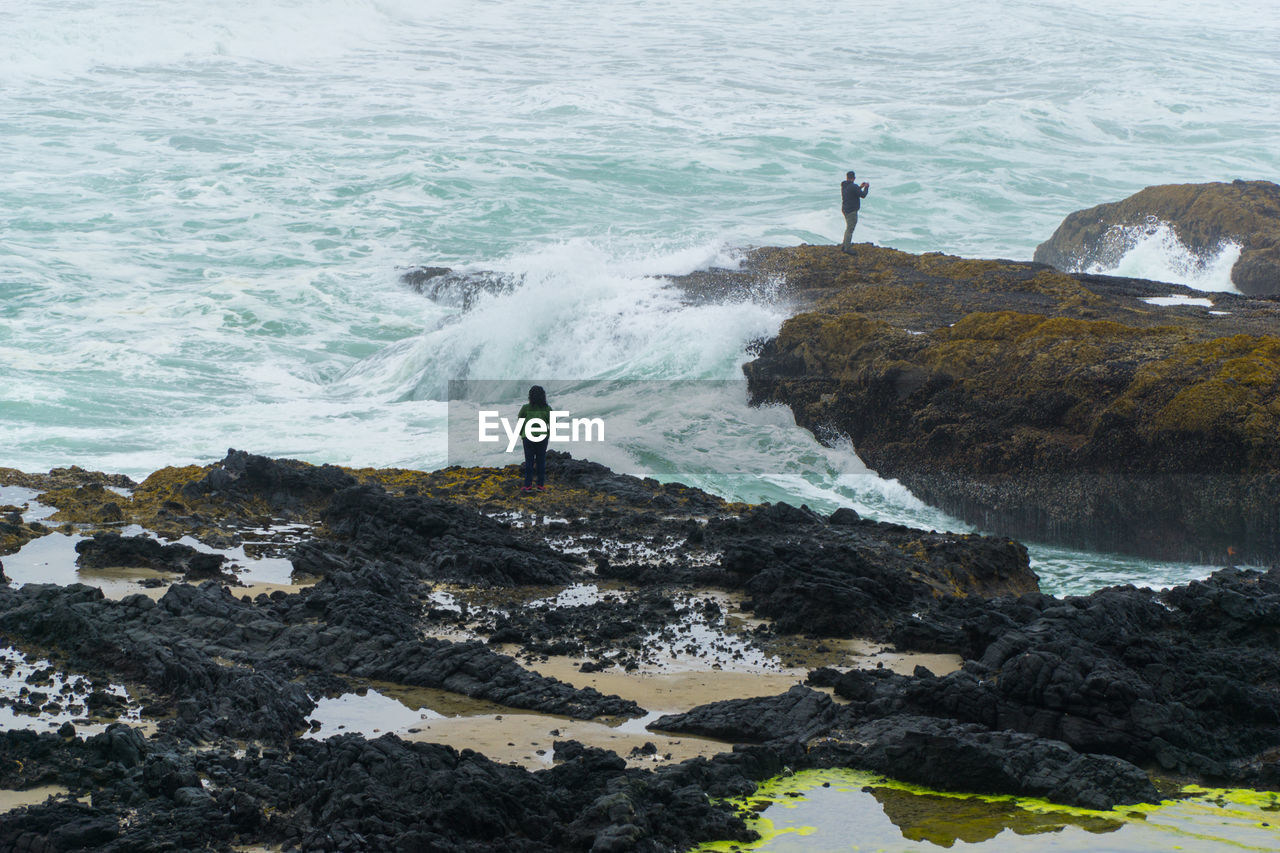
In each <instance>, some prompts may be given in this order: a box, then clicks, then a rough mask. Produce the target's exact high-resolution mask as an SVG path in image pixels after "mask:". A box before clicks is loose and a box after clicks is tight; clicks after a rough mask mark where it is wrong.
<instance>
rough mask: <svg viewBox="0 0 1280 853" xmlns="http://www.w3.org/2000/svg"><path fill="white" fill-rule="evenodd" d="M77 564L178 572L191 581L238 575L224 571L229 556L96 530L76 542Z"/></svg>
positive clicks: (146, 538) (89, 566)
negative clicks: (91, 534) (90, 535)
mask: <svg viewBox="0 0 1280 853" xmlns="http://www.w3.org/2000/svg"><path fill="white" fill-rule="evenodd" d="M76 554H78V555H79V556H78V557H77V558H76V565H77V566H80V567H82V568H91V569H101V568H109V567H114V566H128V567H134V568H145V569H154V570H156V571H161V572H179V573H182V574H185V575H186V577H187V580H189V581H201V580H212V579H217V580H226V581H231V582H233V583H234V582H235V577H234V576H232V575H229V574H226V573H224V572H223V570H222V564H223V563H225V562H226V560H227V558H226V557H224V556H223V555H222V554H205V553H201V552H200V551H197V550H196V549H195V548H192V547H191V546H190V545H183V544H181V543H179V542H173V543H170V544H168V545H162V544H161V543H160V542H158V541H157V540H155V539H152V538H150V537H149V536H121V535H120V534H119V533H111V532H102V533H97V534H95V535H94V536H93V538H91V539H85V540H82V541H80V542H77V543H76Z"/></svg>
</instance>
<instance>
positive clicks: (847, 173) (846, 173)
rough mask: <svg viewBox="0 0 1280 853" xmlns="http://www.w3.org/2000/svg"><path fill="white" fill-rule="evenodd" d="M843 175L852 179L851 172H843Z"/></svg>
mask: <svg viewBox="0 0 1280 853" xmlns="http://www.w3.org/2000/svg"><path fill="white" fill-rule="evenodd" d="M844 176H845V177H846V178H847V179H849V180H851V181H852V180H853V172H845V173H844Z"/></svg>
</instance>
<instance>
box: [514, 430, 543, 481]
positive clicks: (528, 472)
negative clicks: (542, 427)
mask: <svg viewBox="0 0 1280 853" xmlns="http://www.w3.org/2000/svg"><path fill="white" fill-rule="evenodd" d="M520 440H521V441H523V442H524V484H525V485H526V486H532V485H533V471H534V469H535V468H537V469H538V485H539V486H541V485H542V484H543V483H545V482H546V481H547V444H548V443H549V440H548V439H545V438H544V439H543V440H542V441H530V440H529V439H527V438H522V439H520Z"/></svg>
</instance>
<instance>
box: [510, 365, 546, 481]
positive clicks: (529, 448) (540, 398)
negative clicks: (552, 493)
mask: <svg viewBox="0 0 1280 853" xmlns="http://www.w3.org/2000/svg"><path fill="white" fill-rule="evenodd" d="M517 417H518V418H519V419H520V420H522V421H524V426H523V427H521V429H520V440H521V441H522V442H524V486H523V487H521V489H520V490H521V491H522V492H531V491H533V478H534V472H535V469H536V471H537V477H538V491H540V492H545V491H546V490H547V486H546V480H547V445H548V444H549V443H550V442H551V436H550V435H547V434H546V433H548V432H549V431H550V429H551V404H549V403H548V402H547V392H546V391H545V390H544V389H543V387H542V386H541V385H534V386H533V387H532V388H530V389H529V402H527V403H525V404H524V405H523V406H521V407H520V414H519V415H518V416H517ZM530 421H541V422H542V424H543V426H544V427H545V429H544V430H543V432H544V435H545V437H544V438H543V439H542V440H541V441H530V440H529V438H528V433H527V431H526V430H527V427H528V425H529V422H530Z"/></svg>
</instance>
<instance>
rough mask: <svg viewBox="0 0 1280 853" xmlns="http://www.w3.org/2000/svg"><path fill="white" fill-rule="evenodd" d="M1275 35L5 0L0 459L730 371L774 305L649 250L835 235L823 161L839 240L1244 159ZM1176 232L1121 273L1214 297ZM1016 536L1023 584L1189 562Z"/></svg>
mask: <svg viewBox="0 0 1280 853" xmlns="http://www.w3.org/2000/svg"><path fill="white" fill-rule="evenodd" d="M1278 31H1280V13H1278V12H1277V10H1276V8H1275V7H1274V5H1273V4H1265V3H1260V2H1259V3H1254V2H1244V3H1234V4H1231V5H1230V6H1220V5H1213V4H1199V3H1190V2H1173V3H1168V2H1162V3H1155V2H1139V3H1136V4H1129V5H1127V6H1125V7H1124V9H1123V10H1122V9H1120V8H1118V7H1117V6H1115V4H1108V3H1102V2H1095V0H1090V2H1085V3H1073V4H1060V3H1035V2H1010V3H1002V4H995V5H991V6H990V8H987V7H981V6H974V5H973V4H962V3H959V2H944V3H931V4H927V5H920V6H916V7H913V6H903V5H902V4H896V3H886V2H878V3H862V4H858V5H857V6H856V7H849V6H846V5H841V4H831V3H815V2H808V0H800V2H794V3H788V4H781V5H779V4H772V3H764V2H753V1H752V0H718V2H682V3H678V4H677V3H674V2H650V3H643V4H613V5H610V6H608V7H602V6H600V5H599V4H589V3H579V2H533V0H512V1H511V2H508V0H492V1H491V2H466V3H463V2H433V3H431V4H420V3H413V2H408V0H403V2H396V1H395V0H313V2H301V0H294V2H278V3H272V4H257V3H250V2H245V0H211V2H207V3H201V4H196V5H192V4H189V3H178V2H172V0H164V2H159V1H158V0H152V2H146V0H131V2H128V3H125V2H120V0H104V2H98V3H93V4H89V3H66V2H30V3H23V4H11V5H10V6H9V7H6V8H5V10H4V21H3V25H2V26H0V168H2V169H3V174H4V179H3V180H0V366H3V369H4V373H5V377H6V380H7V381H6V382H5V383H4V384H3V385H0V446H2V447H4V453H3V457H2V458H0V465H8V466H12V467H18V468H23V469H26V470H45V469H48V468H49V467H52V466H57V465H66V464H79V465H83V466H86V467H91V468H100V469H106V470H112V471H123V472H127V473H130V474H133V475H143V474H146V473H147V472H149V471H151V470H154V469H155V468H157V467H160V466H163V465H168V464H180V463H187V462H201V463H204V462H209V461H211V460H213V459H216V458H219V457H221V455H222V454H223V453H224V452H225V450H226V448H227V447H230V446H234V447H239V448H244V449H248V450H253V451H255V452H260V453H267V454H272V455H288V456H293V457H297V458H302V459H307V460H310V461H315V462H335V463H343V464H359V465H402V466H414V467H428V468H429V467H436V466H438V465H441V464H443V462H444V459H445V438H444V429H443V426H444V423H445V405H444V403H443V399H444V398H443V391H442V389H443V388H444V386H445V383H446V382H447V380H448V379H451V378H503V377H525V376H545V377H548V378H578V377H595V376H608V377H631V378H650V379H652V378H705V379H724V378H738V377H740V373H739V372H738V370H739V365H740V364H741V362H742V361H744V360H745V359H746V358H747V357H748V356H747V349H746V347H747V345H748V343H749V342H750V341H752V340H753V339H756V338H759V337H762V336H768V335H770V334H772V333H773V332H774V331H776V329H777V327H778V325H779V324H780V323H781V322H782V320H783V319H784V318H785V316H786V311H785V309H784V308H783V307H781V306H778V305H775V304H772V303H771V302H769V301H768V300H767V299H761V300H757V301H743V302H741V303H739V304H734V305H727V306H700V307H689V306H685V305H683V304H682V303H681V301H680V299H679V298H678V295H677V294H675V293H673V292H672V291H671V290H670V289H669V288H667V287H666V286H665V285H664V282H663V280H662V278H661V276H663V275H671V274H677V273H683V272H688V271H692V270H695V269H698V268H703V267H706V266H710V265H731V264H732V263H734V259H735V256H736V253H737V252H738V251H740V250H741V249H742V248H743V247H747V246H751V245H759V244H783V245H786V244H794V243H798V242H803V241H820V242H831V241H834V240H835V239H836V238H838V237H839V234H840V231H841V228H842V221H841V219H840V217H839V214H838V212H837V209H836V194H837V185H838V182H839V180H840V178H841V177H842V175H843V172H844V171H845V170H846V169H849V168H855V169H857V171H858V173H859V178H860V179H863V180H867V181H869V182H870V183H871V186H872V189H871V195H870V196H869V198H868V200H867V202H866V207H865V209H864V214H863V217H862V222H861V223H860V225H859V230H858V237H859V238H860V239H862V240H871V241H875V242H877V243H880V244H883V245H892V246H896V247H899V248H902V249H906V250H910V251H927V250H941V251H946V252H953V253H958V254H965V255H976V256H1005V257H1012V258H1024V259H1025V258H1029V257H1030V255H1031V253H1032V251H1033V249H1034V247H1035V245H1036V244H1037V243H1039V242H1040V241H1042V240H1044V239H1045V238H1047V237H1048V236H1049V234H1051V233H1052V231H1053V229H1054V228H1055V227H1056V226H1057V224H1058V222H1060V221H1061V219H1062V218H1063V217H1064V216H1065V215H1066V214H1067V213H1069V212H1071V211H1073V210H1076V209H1079V208H1082V207H1086V206H1089V205H1093V204H1097V203H1100V202H1103V201H1110V200H1114V199H1118V198H1121V197H1124V196H1126V195H1128V194H1130V193H1132V192H1134V191H1136V190H1137V189H1140V188H1141V187H1143V186H1146V185H1149V184H1155V183H1167V182H1182V181H1207V180H1229V179H1233V178H1267V177H1274V175H1275V174H1276V172H1277V166H1280V144H1278V143H1277V142H1276V140H1277V139H1280V134H1278V133H1277V131H1280V117H1278V115H1277V113H1276V111H1275V110H1274V109H1272V108H1270V106H1273V105H1274V98H1275V95H1274V93H1275V89H1276V81H1277V79H1280V59H1277V54H1276V52H1275V51H1274V49H1273V45H1274V44H1275V43H1276V36H1277V34H1278ZM1188 260H1189V259H1187V258H1185V257H1183V255H1182V254H1181V253H1180V248H1179V247H1178V246H1176V245H1172V246H1171V245H1168V244H1166V243H1161V242H1158V241H1157V242H1155V243H1148V244H1145V245H1144V246H1142V247H1141V251H1135V252H1134V253H1132V254H1131V256H1130V257H1129V258H1127V259H1126V261H1125V266H1124V271H1125V272H1127V273H1129V274H1146V275H1151V276H1154V277H1161V278H1168V279H1171V280H1172V279H1178V280H1186V281H1194V282H1195V283H1197V284H1199V285H1200V286H1202V287H1205V288H1206V289H1221V288H1222V287H1225V286H1227V285H1226V283H1225V282H1224V281H1223V279H1222V270H1221V264H1219V265H1218V266H1217V267H1215V266H1214V265H1213V264H1212V263H1211V264H1209V265H1208V266H1207V267H1196V265H1195V263H1194V262H1193V263H1191V265H1190V266H1188ZM1190 260H1192V261H1194V260H1196V259H1190ZM424 263H430V264H439V265H446V266H451V267H455V268H462V269H468V270H490V271H496V272H499V273H503V274H505V275H507V276H508V277H509V281H510V282H512V283H513V284H514V285H515V287H514V288H513V289H512V290H511V291H509V292H507V293H505V294H501V295H494V296H491V297H488V298H484V299H481V300H480V302H479V304H478V305H476V306H474V307H473V309H472V310H471V311H469V312H466V313H461V312H460V311H459V310H458V309H457V308H455V307H450V306H448V305H439V304H435V303H432V302H431V301H429V300H427V299H425V298H423V297H422V296H420V295H418V294H416V293H414V292H413V291H411V290H410V289H408V288H407V287H405V286H404V285H403V284H401V283H400V282H399V280H398V277H399V274H400V272H401V268H403V267H405V266H410V265H415V264H424ZM654 276H657V277H654ZM662 404H663V401H662V400H661V399H660V398H659V399H655V400H638V401H636V402H635V403H634V404H633V406H634V407H642V406H651V407H653V408H655V409H657V410H661V407H662ZM677 420H678V422H677V423H675V424H670V425H668V428H666V429H664V430H661V431H659V432H658V433H657V434H655V435H653V436H651V437H649V438H646V439H645V440H643V441H638V442H636V443H633V444H632V445H630V446H626V447H620V448H615V449H614V451H613V453H612V456H611V458H609V459H608V460H602V461H608V462H609V464H612V465H614V466H615V467H618V468H621V469H623V470H629V471H635V472H639V473H652V474H655V475H658V476H662V477H680V478H682V479H686V480H689V481H691V482H694V483H695V484H697V485H702V486H705V487H707V488H710V489H712V490H714V491H718V492H720V493H723V494H727V495H729V496H731V497H736V498H742V499H747V500H765V499H768V500H779V499H790V500H793V501H807V502H809V503H811V504H814V505H816V506H820V507H823V508H833V507H834V506H836V505H839V504H852V505H854V506H856V507H858V508H859V510H860V511H864V512H868V513H869V514H872V515H875V516H877V517H883V518H888V519H893V520H902V521H908V522H911V523H917V524H923V525H925V526H929V527H948V526H955V523H954V521H952V520H949V519H947V518H946V517H945V516H943V515H941V514H940V513H938V512H936V511H935V510H932V509H930V508H928V507H925V506H923V505H921V504H920V503H919V502H918V501H915V500H914V498H912V497H911V496H910V495H909V494H907V493H906V492H905V490H903V489H902V488H901V487H900V486H898V485H897V484H896V483H887V482H885V481H883V480H881V479H880V478H878V477H876V476H875V475H874V474H873V473H871V472H867V471H866V470H865V468H863V467H862V466H861V464H860V463H859V462H858V461H857V459H856V456H854V454H853V452H852V448H849V447H848V446H847V445H845V446H844V447H840V446H837V447H834V448H824V447H821V446H819V445H818V444H817V443H816V442H814V441H813V440H812V438H811V437H809V436H808V435H807V434H804V433H802V432H800V431H798V430H796V429H795V428H794V427H792V426H791V425H790V423H789V421H788V419H787V416H786V414H785V412H782V413H779V412H772V413H769V412H766V413H753V412H749V411H747V410H746V407H745V404H744V402H743V401H742V400H740V399H726V400H724V401H723V403H722V404H721V405H717V407H716V408H715V409H714V410H711V411H708V412H700V413H691V414H681V415H679V417H678V418H677ZM691 444H696V445H697V448H698V449H697V451H696V453H694V452H691V451H690V449H689V448H690V445H691ZM1037 554H1038V555H1039V556H1038V559H1039V560H1040V564H1041V565H1042V566H1049V565H1050V564H1053V565H1057V564H1058V563H1061V564H1062V568H1061V570H1060V571H1059V570H1058V569H1056V568H1055V569H1053V572H1051V573H1050V574H1051V575H1053V577H1057V575H1055V574H1053V573H1054V572H1058V573H1059V574H1061V580H1054V579H1052V578H1051V580H1050V583H1048V584H1047V586H1050V587H1051V588H1057V589H1065V588H1087V587H1089V586H1091V585H1096V583H1097V582H1098V581H1096V580H1094V576H1095V575H1097V577H1099V578H1101V577H1103V576H1104V575H1105V577H1106V578H1107V579H1108V582H1109V581H1110V580H1111V579H1114V578H1116V577H1119V578H1127V579H1131V580H1135V581H1137V582H1147V583H1167V582H1173V581H1176V580H1179V579H1182V578H1185V577H1190V576H1194V575H1196V574H1203V573H1204V571H1206V569H1205V567H1194V566H1154V565H1152V564H1149V563H1144V562H1141V561H1129V562H1125V561H1117V560H1114V559H1113V558H1110V557H1108V556H1106V555H1073V554H1068V555H1067V556H1066V557H1065V558H1063V557H1061V555H1055V554H1052V553H1049V552H1043V553H1042V552H1040V551H1037ZM1055 561H1056V562H1055ZM1081 564H1086V565H1087V566H1088V567H1087V568H1085V569H1082V568H1081ZM1043 570H1044V569H1043V568H1042V571H1043ZM1071 584H1075V585H1076V586H1071Z"/></svg>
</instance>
